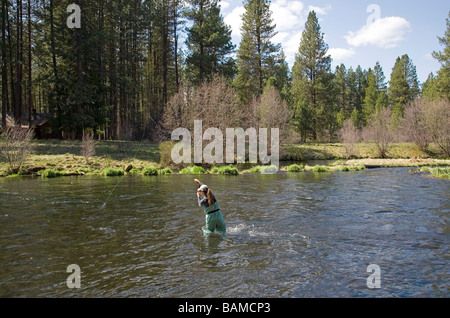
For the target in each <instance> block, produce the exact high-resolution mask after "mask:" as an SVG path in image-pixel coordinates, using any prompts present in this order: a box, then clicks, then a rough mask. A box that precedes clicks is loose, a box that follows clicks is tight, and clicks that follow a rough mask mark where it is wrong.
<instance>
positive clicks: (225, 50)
mask: <svg viewBox="0 0 450 318" xmlns="http://www.w3.org/2000/svg"><path fill="white" fill-rule="evenodd" d="M190 4H191V7H190V9H189V10H187V11H186V13H185V16H186V17H187V18H188V19H189V20H190V21H192V23H193V25H192V26H191V27H190V28H188V29H187V33H188V37H187V40H186V44H187V47H188V51H189V52H188V56H187V58H186V65H187V72H188V77H189V78H190V79H191V81H192V82H193V83H194V84H195V85H199V84H201V83H202V82H203V81H204V80H210V79H211V78H212V76H213V75H215V74H219V75H223V76H225V77H226V78H228V79H232V78H233V77H234V68H235V62H234V59H233V58H232V57H231V56H230V55H231V54H232V53H233V52H234V49H235V46H234V45H233V43H232V42H231V28H230V27H229V26H227V25H225V23H224V22H223V17H222V16H221V14H220V6H219V5H218V1H217V0H191V1H190Z"/></svg>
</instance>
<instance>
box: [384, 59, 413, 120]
mask: <svg viewBox="0 0 450 318" xmlns="http://www.w3.org/2000/svg"><path fill="white" fill-rule="evenodd" d="M389 84H390V85H389V89H388V91H389V100H390V103H391V105H392V110H393V115H394V117H395V118H399V117H400V116H402V115H403V110H404V108H405V106H406V105H407V104H408V103H409V102H411V101H413V100H414V99H415V98H416V97H417V96H418V95H419V82H418V80H417V73H416V67H415V66H414V64H413V63H412V61H411V59H410V58H409V56H408V55H407V54H404V55H403V56H402V57H398V58H397V60H396V62H395V65H394V68H393V69H392V73H391V80H390V83H389Z"/></svg>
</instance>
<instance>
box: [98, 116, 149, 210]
mask: <svg viewBox="0 0 450 318" xmlns="http://www.w3.org/2000/svg"><path fill="white" fill-rule="evenodd" d="M152 120H153V119H152ZM144 134H145V127H143V128H142V137H141V141H140V142H141V143H142V141H143V140H144ZM138 150H141V146H139V147H138V149H136V150H135V151H134V153H133V156H132V157H134V156H135V155H136V153H137V152H138ZM123 179H124V178H123V177H121V178H120V180H119V182H117V184H116V186H115V187H114V188H113V189H112V191H111V192H110V194H109V196H108V198H107V199H106V201H105V203H103V204H102V205H101V206H100V208H99V209H100V210H103V209H104V208H105V207H106V204H107V203H108V201H109V199H110V198H111V196H112V195H113V193H114V191H116V189H117V187H118V186H119V184H121V183H122V181H123Z"/></svg>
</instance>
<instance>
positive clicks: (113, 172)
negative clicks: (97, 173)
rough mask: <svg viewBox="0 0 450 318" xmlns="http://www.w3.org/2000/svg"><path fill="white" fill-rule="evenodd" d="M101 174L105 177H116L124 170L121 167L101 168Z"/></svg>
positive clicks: (123, 172)
mask: <svg viewBox="0 0 450 318" xmlns="http://www.w3.org/2000/svg"><path fill="white" fill-rule="evenodd" d="M101 174H102V175H104V176H106V177H118V176H123V175H124V174H125V171H124V170H123V169H115V168H106V169H104V170H102V172H101Z"/></svg>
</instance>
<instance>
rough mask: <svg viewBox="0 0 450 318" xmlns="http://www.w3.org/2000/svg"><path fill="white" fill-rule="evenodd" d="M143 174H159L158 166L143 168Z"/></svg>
mask: <svg viewBox="0 0 450 318" xmlns="http://www.w3.org/2000/svg"><path fill="white" fill-rule="evenodd" d="M142 175H144V176H157V175H158V168H155V167H147V168H144V170H142Z"/></svg>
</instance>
